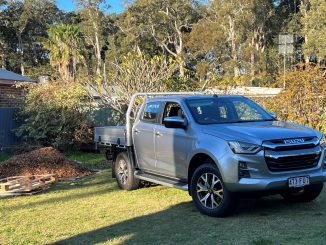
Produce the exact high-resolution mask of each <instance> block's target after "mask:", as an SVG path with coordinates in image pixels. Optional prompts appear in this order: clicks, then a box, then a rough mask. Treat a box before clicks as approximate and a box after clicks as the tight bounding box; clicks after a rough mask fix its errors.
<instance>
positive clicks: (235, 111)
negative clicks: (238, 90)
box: [187, 97, 274, 124]
mask: <svg viewBox="0 0 326 245" xmlns="http://www.w3.org/2000/svg"><path fill="white" fill-rule="evenodd" d="M187 104H188V106H189V109H190V111H191V114H192V115H193V117H194V118H195V120H196V121H197V122H198V123H200V124H217V123H235V122H252V121H270V120H274V119H273V117H271V116H270V115H269V114H268V113H267V112H266V111H265V110H264V109H263V108H261V107H260V106H259V105H257V104H256V103H255V102H253V101H251V100H249V99H247V98H244V97H233V98H232V97H230V98H218V97H217V98H208V99H192V100H187Z"/></svg>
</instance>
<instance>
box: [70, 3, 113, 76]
mask: <svg viewBox="0 0 326 245" xmlns="http://www.w3.org/2000/svg"><path fill="white" fill-rule="evenodd" d="M76 3H77V6H79V7H82V9H81V10H80V12H79V13H80V15H81V17H82V20H81V22H80V23H79V25H80V27H81V30H82V31H83V33H84V36H85V41H86V43H87V44H88V45H90V46H91V47H92V49H93V54H94V55H95V60H96V65H95V74H96V76H100V75H101V74H102V72H101V71H102V67H103V65H102V58H101V51H102V48H103V47H104V46H105V45H106V42H107V36H106V25H105V22H106V19H105V16H104V13H103V12H104V11H105V10H107V9H108V8H109V5H107V4H106V1H105V0H76ZM103 72H105V71H104V70H103Z"/></svg>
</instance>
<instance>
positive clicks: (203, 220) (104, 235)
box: [53, 198, 322, 244]
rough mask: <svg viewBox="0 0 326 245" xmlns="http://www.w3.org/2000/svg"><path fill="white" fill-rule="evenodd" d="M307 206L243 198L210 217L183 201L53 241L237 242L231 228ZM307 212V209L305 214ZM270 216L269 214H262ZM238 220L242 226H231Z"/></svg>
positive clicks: (245, 227) (254, 226)
mask: <svg viewBox="0 0 326 245" xmlns="http://www.w3.org/2000/svg"><path fill="white" fill-rule="evenodd" d="M307 205H308V207H307ZM309 205H313V204H306V205H305V207H303V206H302V205H300V204H289V203H287V202H285V201H284V200H283V199H281V198H274V199H265V198H262V199H259V200H257V199H254V200H245V201H244V202H243V203H242V204H241V205H240V206H239V208H238V209H237V211H236V212H235V213H234V215H233V216H230V217H227V218H211V217H207V216H204V215H201V214H200V213H199V212H198V211H197V210H196V208H195V206H194V205H193V204H192V202H184V203H180V204H178V205H175V206H172V207H170V208H169V209H166V210H163V211H160V212H157V213H153V214H149V215H144V216H140V217H136V218H132V219H129V220H125V221H122V222H120V223H116V224H112V225H109V226H106V227H102V228H100V229H97V230H93V231H89V232H85V233H82V234H78V235H75V236H72V237H69V238H67V239H64V240H61V241H58V242H55V243H53V244H97V243H105V242H112V241H119V244H153V243H154V244H175V243H194V244H196V243H201V244H205V243H206V244H213V243H215V244H216V243H217V241H218V242H219V243H223V244H224V243H225V242H226V243H228V241H230V240H227V239H233V242H234V241H235V242H236V240H234V239H237V235H238V232H240V230H234V229H238V228H240V227H241V232H244V233H245V234H248V233H250V231H251V229H259V225H258V224H259V222H261V220H266V219H271V218H272V219H273V220H274V219H275V222H279V221H277V219H288V218H289V216H290V215H291V213H293V209H294V207H296V209H299V210H301V211H302V210H307V208H308V209H309ZM310 207H311V206H310ZM131 208H132V207H131ZM315 211H316V210H315ZM308 214H310V213H309V211H308V212H307V214H305V215H308ZM269 215H271V217H263V216H269ZM311 215H313V214H312V213H311ZM284 216H285V218H284ZM321 218H322V217H321ZM239 222H240V223H242V224H243V226H241V225H240V226H234V225H235V224H237V223H239ZM257 225H258V226H257ZM237 227H238V228H237ZM257 227H258V228H257ZM232 229H233V230H234V232H232ZM246 230H247V231H246ZM246 232H247V233H246ZM262 235H263V234H262ZM221 237H222V238H221ZM247 238H248V237H247ZM221 239H222V240H221ZM255 239H256V240H255ZM248 242H249V243H252V244H271V243H270V242H271V241H270V240H268V239H265V238H259V239H258V240H257V238H254V237H249V240H248ZM235 244H236V243H235Z"/></svg>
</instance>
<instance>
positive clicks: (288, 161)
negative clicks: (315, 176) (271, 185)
mask: <svg viewBox="0 0 326 245" xmlns="http://www.w3.org/2000/svg"><path fill="white" fill-rule="evenodd" d="M319 158H320V153H318V154H309V155H298V156H288V157H280V158H277V159H274V158H270V157H265V160H266V163H267V166H268V168H269V170H271V171H290V170H300V169H307V168H314V167H316V166H317V165H318V162H319Z"/></svg>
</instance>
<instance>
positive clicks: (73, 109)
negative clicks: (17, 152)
mask: <svg viewBox="0 0 326 245" xmlns="http://www.w3.org/2000/svg"><path fill="white" fill-rule="evenodd" d="M90 105H91V104H90V99H89V97H88V93H87V91H86V90H85V89H84V88H83V87H82V86H80V85H79V84H75V83H70V84H69V83H65V82H51V83H45V84H40V85H29V86H28V92H27V95H26V101H25V104H24V106H23V107H22V109H21V110H20V111H19V113H18V118H23V119H24V120H23V124H22V125H21V126H20V127H19V128H18V129H17V130H16V134H17V136H21V137H22V138H23V139H25V140H27V141H32V142H35V143H39V144H42V145H51V146H54V147H59V148H65V147H67V146H71V145H73V144H76V143H83V142H87V141H89V140H90V136H91V130H90V127H89V123H88V120H87V112H88V111H89V109H90Z"/></svg>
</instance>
